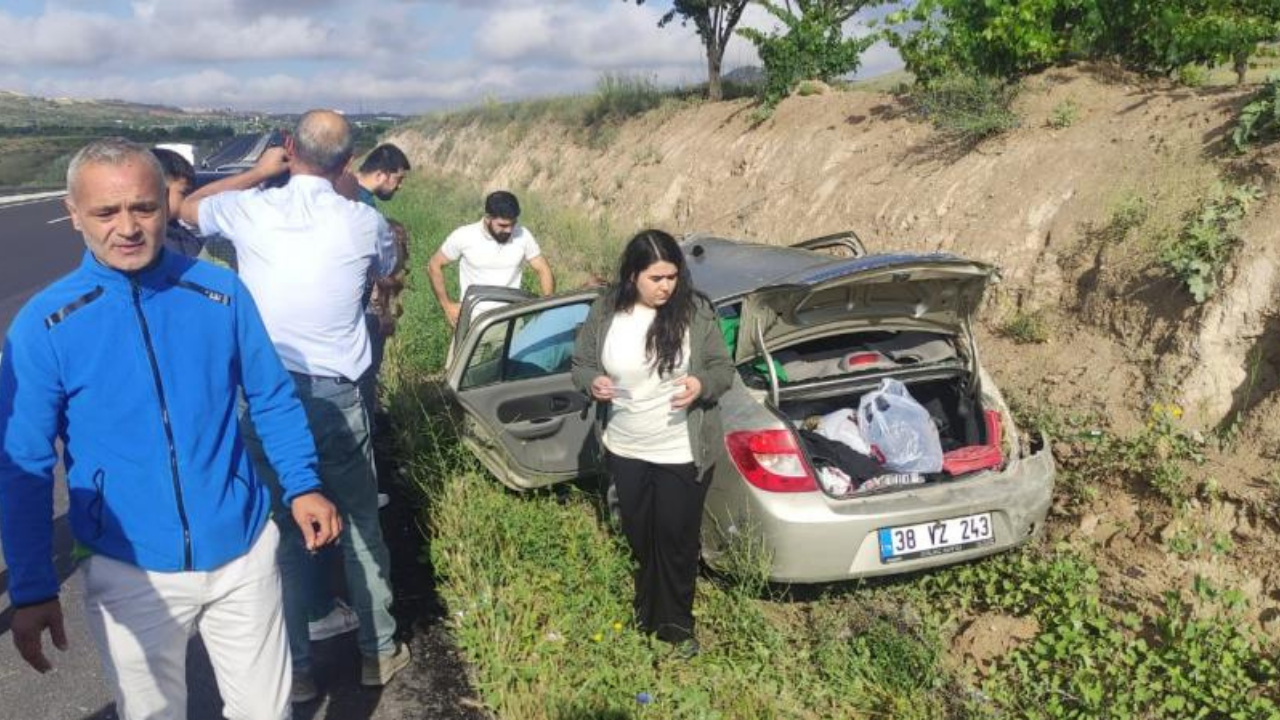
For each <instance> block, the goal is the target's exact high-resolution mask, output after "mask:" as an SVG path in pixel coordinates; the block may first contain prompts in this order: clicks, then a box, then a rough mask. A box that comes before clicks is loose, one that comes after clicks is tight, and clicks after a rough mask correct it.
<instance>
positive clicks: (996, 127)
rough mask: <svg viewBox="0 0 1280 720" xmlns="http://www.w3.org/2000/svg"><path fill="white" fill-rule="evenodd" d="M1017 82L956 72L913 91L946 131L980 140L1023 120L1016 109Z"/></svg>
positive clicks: (930, 117) (924, 110)
mask: <svg viewBox="0 0 1280 720" xmlns="http://www.w3.org/2000/svg"><path fill="white" fill-rule="evenodd" d="M1018 90H1019V87H1018V85H1017V84H1010V83H1005V82H1002V81H999V80H994V79H992V78H987V77H983V76H977V75H960V74H952V75H946V76H944V77H941V78H938V79H936V80H934V81H932V82H930V83H928V84H925V85H920V86H917V87H916V89H915V90H913V91H912V93H911V98H912V100H913V101H914V104H915V107H916V110H917V111H918V112H919V113H920V114H921V115H922V116H923V117H925V118H927V119H928V120H929V121H931V122H932V123H933V124H934V126H935V127H937V128H938V129H939V130H941V131H942V132H943V133H945V134H947V135H950V136H953V137H955V138H957V139H960V140H963V141H969V142H977V141H979V140H983V139H986V138H988V137H991V136H993V135H999V134H1000V133H1003V132H1007V131H1009V130H1012V129H1014V128H1016V127H1018V125H1019V124H1020V123H1021V120H1020V119H1019V118H1018V115H1017V113H1015V112H1014V111H1013V107H1012V106H1013V101H1014V98H1016V97H1017V95H1018Z"/></svg>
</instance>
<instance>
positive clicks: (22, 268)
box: [0, 198, 84, 330]
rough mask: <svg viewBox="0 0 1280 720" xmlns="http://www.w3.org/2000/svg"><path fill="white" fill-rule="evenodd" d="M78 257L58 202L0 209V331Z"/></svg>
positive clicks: (76, 241) (78, 242) (79, 247)
mask: <svg viewBox="0 0 1280 720" xmlns="http://www.w3.org/2000/svg"><path fill="white" fill-rule="evenodd" d="M83 252H84V241H83V240H82V239H81V238H80V236H79V235H78V234H77V233H76V231H75V229H74V228H72V227H71V222H70V221H69V220H68V219H67V209H66V207H65V206H63V204H62V199H61V198H49V199H44V200H34V201H28V202H20V203H15V204H12V205H2V204H0V257H3V258H4V261H3V262H0V328H4V329H6V330H7V329H8V327H9V322H10V321H12V320H13V316H14V315H16V314H17V313H18V310H19V308H21V307H22V304H23V303H24V302H26V301H27V298H29V297H31V296H32V295H33V294H34V293H35V292H36V291H37V290H39V289H40V288H42V287H44V286H45V285H48V284H49V283H50V282H52V281H54V280H56V279H58V278H59V277H61V276H63V275H65V274H66V273H68V272H70V271H71V270H72V269H73V268H74V267H75V266H76V263H78V262H80V256H81V254H82V253H83Z"/></svg>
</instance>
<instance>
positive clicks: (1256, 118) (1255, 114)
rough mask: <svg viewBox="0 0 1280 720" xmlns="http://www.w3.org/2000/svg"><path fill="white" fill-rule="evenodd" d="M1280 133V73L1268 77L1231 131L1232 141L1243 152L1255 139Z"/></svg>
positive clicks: (1242, 110)
mask: <svg viewBox="0 0 1280 720" xmlns="http://www.w3.org/2000/svg"><path fill="white" fill-rule="evenodd" d="M1277 135H1280V75H1272V76H1271V77H1269V78H1267V83H1266V84H1265V85H1264V86H1263V87H1262V89H1261V90H1259V91H1258V92H1257V93H1256V94H1255V95H1254V96H1253V99H1251V100H1250V101H1249V103H1248V104H1247V105H1245V106H1244V108H1242V109H1241V110H1240V118H1239V120H1238V121H1237V122H1236V127H1235V129H1234V130H1232V131H1231V142H1232V144H1233V145H1235V148H1236V150H1237V151H1241V152H1243V151H1244V150H1245V149H1247V148H1248V147H1249V145H1251V144H1252V143H1253V142H1254V141H1255V140H1263V139H1271V138H1274V137H1276V136H1277Z"/></svg>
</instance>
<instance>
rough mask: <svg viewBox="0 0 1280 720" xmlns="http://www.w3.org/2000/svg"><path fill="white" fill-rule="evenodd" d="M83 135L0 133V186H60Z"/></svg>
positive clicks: (63, 181)
mask: <svg viewBox="0 0 1280 720" xmlns="http://www.w3.org/2000/svg"><path fill="white" fill-rule="evenodd" d="M88 141H89V138H87V137H81V136H53V137H0V187H23V186H29V187H35V186H61V185H63V184H65V183H66V171H67V164H68V163H70V162H71V156H72V155H73V154H75V152H76V150H79V149H80V147H81V146H83V145H84V144H85V143H86V142H88Z"/></svg>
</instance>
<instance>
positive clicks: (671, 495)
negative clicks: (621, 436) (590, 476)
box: [608, 453, 711, 642]
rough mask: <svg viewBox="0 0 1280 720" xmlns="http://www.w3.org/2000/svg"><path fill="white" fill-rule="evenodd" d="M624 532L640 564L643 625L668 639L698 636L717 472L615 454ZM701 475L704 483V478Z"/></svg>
mask: <svg viewBox="0 0 1280 720" xmlns="http://www.w3.org/2000/svg"><path fill="white" fill-rule="evenodd" d="M608 466H609V474H610V475H611V476H612V477H613V483H614V486H615V487H616V488H617V490H618V509H619V513H620V514H621V516H622V518H621V519H622V532H623V534H624V535H626V537H627V543H628V544H629V545H630V546H631V552H632V553H633V554H634V555H635V558H636V561H637V562H638V563H639V568H638V569H637V570H636V578H635V581H636V596H635V601H634V605H635V611H636V622H637V624H638V625H639V626H640V629H641V630H643V631H645V632H651V633H654V634H655V635H657V636H658V638H659V639H661V640H666V641H667V642H681V641H683V640H688V639H690V638H692V637H693V588H694V583H695V581H697V579H698V559H699V552H700V539H699V535H700V530H701V527H702V505H703V502H704V501H705V500H706V498H707V485H708V484H709V482H710V476H711V474H710V473H709V472H704V473H703V477H702V478H699V477H698V470H697V467H696V466H695V465H694V464H693V463H685V464H681V465H664V464H660V463H652V462H648V461H645V460H633V459H631V458H624V457H619V456H617V455H614V454H613V453H609V456H608ZM699 480H701V482H699Z"/></svg>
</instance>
